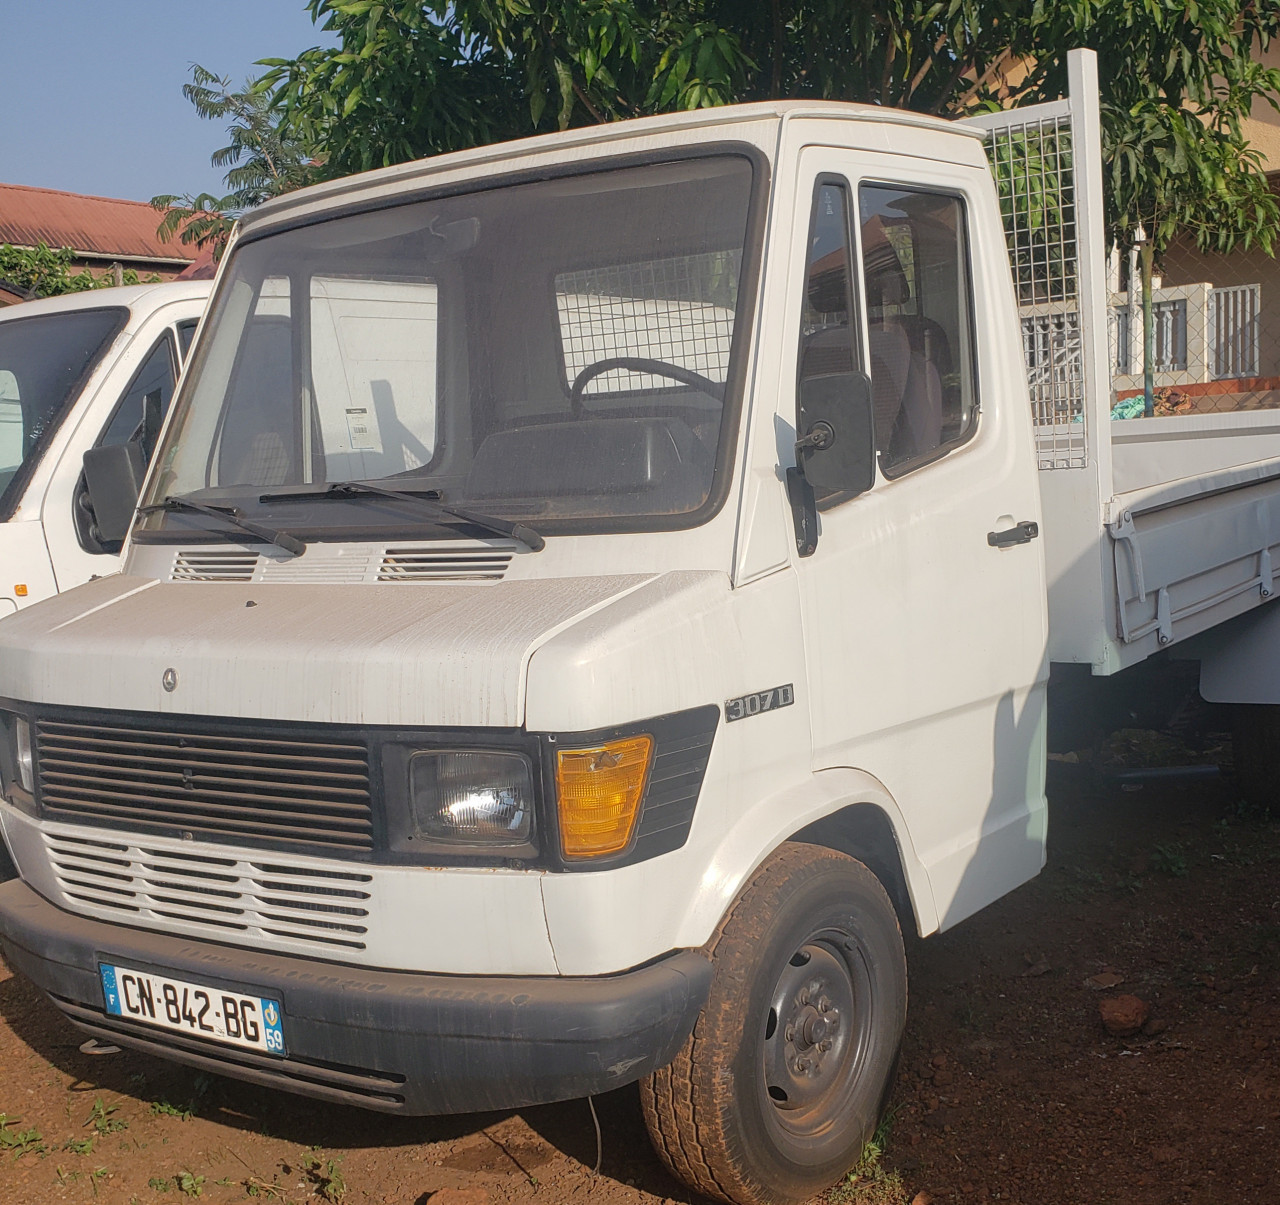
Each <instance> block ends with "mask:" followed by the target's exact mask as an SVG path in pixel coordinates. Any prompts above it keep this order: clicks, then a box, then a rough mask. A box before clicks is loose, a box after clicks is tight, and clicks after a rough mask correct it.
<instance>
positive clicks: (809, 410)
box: [796, 372, 876, 494]
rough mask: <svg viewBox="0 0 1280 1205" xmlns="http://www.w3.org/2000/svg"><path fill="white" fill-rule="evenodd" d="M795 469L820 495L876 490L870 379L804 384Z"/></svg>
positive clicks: (852, 375)
mask: <svg viewBox="0 0 1280 1205" xmlns="http://www.w3.org/2000/svg"><path fill="white" fill-rule="evenodd" d="M796 463H797V464H798V465H799V467H800V469H801V470H802V471H803V473H804V476H805V480H806V481H807V482H808V483H809V484H810V485H811V486H812V487H813V488H814V489H815V490H820V491H825V492H827V493H841V494H862V493H865V492H866V491H867V490H869V489H870V488H871V487H872V485H874V484H875V479H876V433H875V412H874V410H873V408H872V405H871V378H870V377H869V376H867V374H866V373H864V372H838V373H831V374H829V375H826V376H820V377H808V378H806V379H805V380H803V381H801V383H800V438H799V439H798V440H797V441H796Z"/></svg>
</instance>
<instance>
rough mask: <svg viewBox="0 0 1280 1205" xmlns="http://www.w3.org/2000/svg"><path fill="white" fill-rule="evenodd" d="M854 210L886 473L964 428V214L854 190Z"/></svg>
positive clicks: (958, 206) (950, 199)
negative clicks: (857, 216) (858, 220)
mask: <svg viewBox="0 0 1280 1205" xmlns="http://www.w3.org/2000/svg"><path fill="white" fill-rule="evenodd" d="M858 205H859V210H860V218H861V228H862V271H863V278H864V284H865V289H866V303H867V353H868V359H869V361H870V363H869V368H870V372H871V386H872V398H873V401H874V405H875V423H876V445H877V447H878V448H879V450H880V467H881V469H882V470H883V471H884V472H885V473H886V474H887V475H889V476H893V475H894V474H895V471H896V472H897V473H902V472H906V471H908V470H909V469H910V468H911V467H913V464H914V463H916V462H919V461H922V460H924V459H926V458H932V457H934V456H936V455H938V454H939V453H941V452H943V451H945V450H946V449H947V448H948V447H951V446H953V445H955V444H958V443H961V442H963V441H964V440H965V439H967V438H968V437H969V435H970V434H972V431H973V427H974V417H975V413H976V390H975V387H974V371H973V355H972V341H971V330H972V326H971V317H970V303H969V298H970V278H969V259H968V251H967V246H966V240H965V209H964V203H963V202H962V201H961V200H960V199H959V198H958V197H954V196H948V195H944V194H936V193H930V192H926V191H921V190H917V189H906V188H900V187H894V186H892V185H883V184H864V185H862V186H861V187H860V188H859V189H858Z"/></svg>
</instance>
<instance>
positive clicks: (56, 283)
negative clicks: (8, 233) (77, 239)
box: [0, 243, 160, 299]
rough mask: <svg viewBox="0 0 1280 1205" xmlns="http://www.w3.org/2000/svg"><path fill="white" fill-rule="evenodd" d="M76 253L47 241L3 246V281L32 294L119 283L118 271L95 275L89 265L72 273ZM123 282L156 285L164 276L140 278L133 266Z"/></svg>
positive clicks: (0, 260)
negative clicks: (116, 274)
mask: <svg viewBox="0 0 1280 1205" xmlns="http://www.w3.org/2000/svg"><path fill="white" fill-rule="evenodd" d="M74 256H75V252H74V251H73V250H72V249H71V248H70V247H59V248H56V249H55V248H51V247H49V246H47V245H46V244H44V243H38V244H36V246H34V247H14V246H12V245H11V244H9V243H4V244H2V245H0V282H3V283H5V284H7V285H11V286H12V287H13V288H14V289H15V291H17V292H19V293H25V294H26V295H27V297H28V299H30V298H34V297H60V296H62V294H64V293H79V292H82V291H84V290H85V289H105V288H109V287H110V286H111V285H114V284H115V283H116V279H115V274H114V273H111V274H109V275H105V276H94V275H92V273H90V271H89V269H88V268H82V269H81V270H80V271H79V272H72V270H71V260H72V259H73V258H74ZM120 275H121V280H120V283H121V284H127V285H136V284H152V283H154V282H156V281H158V280H159V279H160V277H158V276H155V275H151V276H147V277H145V278H142V277H139V275H138V273H137V272H136V271H134V270H133V269H132V268H128V269H126V270H125V271H124V272H122V273H121V274H120Z"/></svg>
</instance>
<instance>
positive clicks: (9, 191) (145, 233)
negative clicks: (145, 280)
mask: <svg viewBox="0 0 1280 1205" xmlns="http://www.w3.org/2000/svg"><path fill="white" fill-rule="evenodd" d="M160 216H161V215H160V214H158V213H157V212H156V211H155V210H154V209H152V208H151V206H150V205H148V204H146V203H145V202H142V201H122V200H117V199H115V198H112V197H88V196H82V195H81V194H79V193H73V192H60V191H58V190H56V189H52V188H32V187H29V186H27V185H23V184H0V245H2V244H4V243H10V244H12V245H13V246H15V247H35V246H37V245H38V244H40V243H44V244H45V246H47V247H51V248H59V247H70V248H71V249H72V251H74V253H75V256H74V258H73V260H72V268H73V270H74V271H79V270H81V269H84V268H87V269H88V270H89V271H90V272H91V273H92V274H93V275H94V276H101V275H104V274H107V273H110V272H113V271H114V270H115V265H117V264H119V265H120V269H121V271H122V272H123V271H129V270H130V269H132V270H133V271H135V272H137V273H138V275H139V276H143V277H147V276H153V275H154V276H159V277H160V279H161V280H172V279H173V278H174V277H175V276H177V275H178V274H179V273H180V272H181V271H182V270H183V269H184V268H186V267H187V266H188V265H189V264H190V263H191V262H192V261H193V260H194V259H195V258H196V251H195V249H194V248H193V247H187V246H184V245H183V244H182V243H180V242H178V241H177V240H176V239H170V240H165V239H161V238H159V237H158V236H157V234H156V227H157V226H159V225H160ZM20 300H22V298H21V296H20V295H19V294H17V293H16V292H14V291H13V290H12V289H11V288H7V287H6V286H5V284H4V282H3V281H0V305H5V304H8V303H10V302H12V301H20Z"/></svg>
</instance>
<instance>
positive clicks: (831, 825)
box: [788, 803, 923, 933]
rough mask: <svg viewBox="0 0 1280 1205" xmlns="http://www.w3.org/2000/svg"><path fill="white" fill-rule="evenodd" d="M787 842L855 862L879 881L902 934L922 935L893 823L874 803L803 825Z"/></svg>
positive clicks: (852, 806) (845, 809)
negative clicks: (835, 854) (831, 850)
mask: <svg viewBox="0 0 1280 1205" xmlns="http://www.w3.org/2000/svg"><path fill="white" fill-rule="evenodd" d="M788 840H789V841H796V842H804V843H806V844H808V845H821V846H823V847H824V848H826V849H833V850H835V851H837V852H838V853H843V854H848V855H849V856H850V857H851V858H857V860H858V861H859V862H861V863H863V864H864V865H865V866H866V867H867V869H868V870H870V871H871V873H872V874H874V875H875V876H876V878H877V879H879V880H880V885H881V886H882V887H883V888H884V889H885V892H886V893H887V894H888V896H889V899H890V900H891V901H892V903H893V907H894V910H895V911H896V912H897V914H898V924H899V925H900V926H901V928H902V931H903V932H904V933H905V932H907V931H908V930H910V931H912V932H915V933H920V932H923V930H922V928H921V924H920V919H921V918H920V917H919V915H918V914H917V912H916V905H915V901H914V900H913V899H912V895H911V886H910V884H909V883H908V881H907V872H906V869H905V867H904V866H903V862H902V850H901V849H900V848H899V846H898V839H897V835H896V833H895V832H894V827H893V822H892V821H891V820H890V819H889V816H888V814H887V813H886V812H885V811H884V810H883V809H881V808H879V807H877V806H876V805H875V804H874V803H854V804H849V805H847V806H845V807H842V808H840V809H839V810H838V811H835V812H832V813H831V814H830V815H827V816H823V817H822V818H821V819H820V820H815V821H813V822H812V823H811V824H807V825H805V826H804V828H802V829H799V830H798V831H797V832H795V833H792V835H791V836H790V837H789V838H788Z"/></svg>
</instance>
